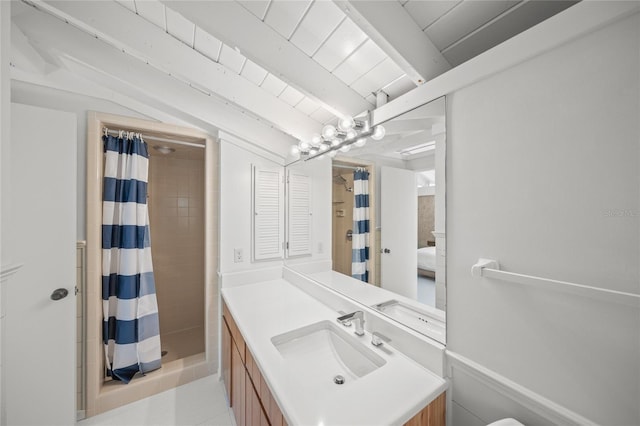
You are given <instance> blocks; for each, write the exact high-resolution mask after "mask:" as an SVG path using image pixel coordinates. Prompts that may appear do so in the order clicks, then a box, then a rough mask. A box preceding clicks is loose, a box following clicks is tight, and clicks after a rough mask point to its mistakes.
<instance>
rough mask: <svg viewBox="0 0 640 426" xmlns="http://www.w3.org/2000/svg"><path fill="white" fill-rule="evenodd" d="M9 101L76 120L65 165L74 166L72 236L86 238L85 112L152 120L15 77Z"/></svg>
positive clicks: (97, 100) (127, 110)
mask: <svg viewBox="0 0 640 426" xmlns="http://www.w3.org/2000/svg"><path fill="white" fill-rule="evenodd" d="M11 101H12V102H15V103H19V104H26V105H33V106H39V107H43V108H49V109H54V110H58V111H67V112H72V113H75V114H76V117H77V120H76V121H77V123H78V138H77V144H78V147H77V156H76V158H73V159H69V165H70V166H72V167H77V188H78V198H77V206H78V212H77V218H78V222H77V231H76V234H77V235H76V237H77V239H78V240H84V239H86V210H87V203H86V191H87V111H100V112H106V113H111V114H119V115H126V116H128V117H135V118H144V119H147V120H153V118H150V117H147V116H145V115H142V114H139V113H137V112H135V111H133V110H130V109H128V108H126V107H123V106H121V105H118V104H116V103H113V102H109V101H105V100H102V99H97V98H93V97H90V96H84V95H78V94H73V93H69V92H65V91H62V90H56V89H51V88H48V87H43V86H36V85H34V84H29V83H23V82H20V81H15V80H14V81H12V82H11ZM52 140H55V135H52Z"/></svg>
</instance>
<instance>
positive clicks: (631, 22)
mask: <svg viewBox="0 0 640 426" xmlns="http://www.w3.org/2000/svg"><path fill="white" fill-rule="evenodd" d="M639 82H640V17H639V15H638V14H636V15H634V16H632V17H630V18H626V19H624V20H622V21H619V22H617V23H614V24H611V25H609V26H606V27H604V28H602V29H600V30H598V31H595V32H593V33H591V34H588V35H586V36H584V37H581V38H580V39H578V40H575V41H572V42H570V43H567V44H565V45H563V46H561V47H558V48H556V49H553V50H551V51H549V52H547V53H544V54H542V55H540V56H538V57H535V58H533V59H530V60H528V61H526V62H524V63H521V64H519V65H517V66H514V67H513V68H510V69H507V70H505V71H503V72H500V73H497V74H495V75H493V76H490V77H489V78H487V79H485V80H482V81H480V82H477V83H475V84H472V85H470V86H468V87H466V88H464V89H461V90H458V91H455V92H454V93H451V94H450V95H448V97H447V120H448V123H447V147H448V150H447V171H446V173H447V286H448V287H447V291H448V294H447V303H448V304H447V344H448V345H447V350H448V351H453V352H455V353H457V354H460V355H462V356H464V357H466V358H468V359H470V360H472V361H473V362H475V363H477V364H478V365H480V366H482V367H483V368H487V369H489V370H491V371H493V372H496V373H498V374H500V375H502V376H504V377H506V378H507V379H510V380H512V381H513V382H515V383H516V384H518V385H520V386H523V387H524V388H527V389H529V390H531V391H533V392H535V393H537V394H539V395H541V396H543V397H545V398H548V399H549V400H551V401H553V402H555V403H557V404H560V405H561V406H563V407H565V408H567V409H569V410H572V411H574V412H576V413H578V414H579V415H582V416H584V417H586V418H588V419H590V420H592V421H594V422H597V423H601V424H607V425H631V424H640V408H639V404H638V401H640V361H639V360H640V312H639V310H638V309H637V308H631V307H625V306H623V305H618V304H609V303H605V302H598V301H595V300H590V299H586V298H582V297H578V296H569V295H565V294H563V293H560V292H554V291H542V290H535V289H531V288H524V287H521V286H518V285H515V284H509V283H504V282H500V281H494V280H489V279H476V278H472V277H471V275H470V267H471V265H473V264H474V263H475V262H476V261H477V260H478V258H479V257H488V258H495V259H498V260H499V261H500V263H501V265H502V267H503V268H504V269H505V270H509V271H514V272H520V273H525V274H531V275H537V276H542V277H549V278H552V279H557V280H565V281H571V282H577V283H582V284H586V285H591V286H595V287H602V288H608V289H614V290H620V291H626V292H633V293H640V284H639V283H640V271H639V259H640V247H639V241H640V240H639V237H640V224H639V220H640V181H639V179H638V176H639V172H640V164H639V163H640V155H639V152H640V131H639V126H638V121H639V117H640V96H639V90H640V84H639ZM616 212H623V213H622V214H621V215H620V216H618V215H616V214H615V213H616ZM612 213H614V214H612ZM476 385H478V383H476ZM469 389H470V388H469V383H465V382H463V381H462V380H461V379H460V378H459V377H457V376H456V375H455V374H454V376H453V399H454V403H456V404H457V405H458V407H462V409H461V410H460V409H459V410H458V413H464V414H460V415H459V416H457V417H456V415H455V412H454V423H455V424H471V422H477V423H478V424H483V423H484V424H486V423H488V422H490V421H493V420H496V418H497V417H498V416H501V415H504V414H505V407H506V406H505V405H502V406H501V407H499V406H498V405H499V404H498V403H495V401H494V404H493V405H491V404H490V403H489V402H488V403H487V404H477V401H480V400H481V399H482V398H483V395H482V394H483V392H484V391H485V390H487V389H488V388H486V387H485V388H483V387H482V385H481V384H480V386H479V387H478V389H476V390H477V392H475V393H474V392H469ZM474 401H475V402H474ZM513 410H514V411H515V412H512V413H511V414H512V415H515V416H518V415H522V416H523V417H525V418H527V416H529V414H527V413H526V410H519V409H517V408H513ZM463 415H464V418H463V417H462V416H463ZM528 418H534V417H531V416H529V417H528ZM523 421H526V419H523Z"/></svg>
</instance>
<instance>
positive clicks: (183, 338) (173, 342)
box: [160, 327, 205, 364]
mask: <svg viewBox="0 0 640 426" xmlns="http://www.w3.org/2000/svg"><path fill="white" fill-rule="evenodd" d="M160 342H161V345H162V350H163V351H167V354H166V355H165V356H163V357H162V363H163V364H164V363H167V362H171V361H175V360H177V359H180V358H186V357H188V356H191V355H195V354H199V353H202V352H204V350H205V349H204V327H194V328H189V329H186V330H181V331H177V332H174V333H166V334H165V333H163V334H160Z"/></svg>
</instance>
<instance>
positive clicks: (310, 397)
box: [222, 279, 447, 426]
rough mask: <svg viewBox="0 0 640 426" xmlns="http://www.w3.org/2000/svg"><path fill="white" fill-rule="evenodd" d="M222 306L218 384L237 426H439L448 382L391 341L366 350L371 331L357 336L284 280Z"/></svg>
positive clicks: (229, 294)
mask: <svg viewBox="0 0 640 426" xmlns="http://www.w3.org/2000/svg"><path fill="white" fill-rule="evenodd" d="M222 296H223V301H222V310H223V324H222V378H223V380H224V383H225V389H226V392H227V395H228V398H229V402H230V405H231V407H232V410H233V412H234V415H235V418H236V422H237V424H238V425H239V426H244V425H252V426H253V425H263V424H264V425H278V426H279V425H286V424H289V425H340V424H342V425H392V424H394V425H396V424H397V425H400V424H407V425H429V426H436V425H437V426H440V425H444V424H445V406H446V397H445V390H446V388H447V382H446V381H445V380H444V379H442V378H441V377H439V376H438V375H436V374H434V373H433V372H431V371H429V370H428V369H426V368H424V367H423V366H421V365H419V364H418V363H416V362H415V361H413V360H412V359H410V358H409V357H407V356H405V355H404V354H403V353H401V352H400V351H399V350H397V349H395V348H394V346H393V339H391V341H390V342H384V341H382V342H383V343H382V344H380V345H377V346H376V345H373V344H371V342H372V337H373V336H372V333H373V332H375V330H371V329H370V328H369V329H367V328H365V331H364V334H363V335H362V336H358V335H356V334H354V332H353V331H354V329H355V328H354V327H345V326H343V325H342V324H340V323H338V322H337V321H336V318H337V317H339V316H341V313H339V312H337V311H334V310H332V309H331V308H329V307H328V306H327V305H325V304H323V303H321V302H320V301H318V300H317V299H315V298H314V297H312V296H310V295H309V294H307V293H305V292H304V291H302V290H301V289H300V288H298V287H296V286H295V285H293V284H291V283H290V282H288V281H286V280H284V279H276V280H272V281H265V282H260V283H255V284H245V285H240V286H234V287H228V288H223V289H222ZM368 315H375V314H372V313H371V312H367V313H366V314H365V319H366V318H368V317H367V316H368ZM376 334H380V333H376ZM383 337H385V336H383ZM373 341H374V342H375V343H380V342H381V340H379V339H373Z"/></svg>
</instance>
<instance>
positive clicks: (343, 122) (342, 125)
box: [338, 115, 356, 132]
mask: <svg viewBox="0 0 640 426" xmlns="http://www.w3.org/2000/svg"><path fill="white" fill-rule="evenodd" d="M355 125H356V122H355V120H354V119H353V117H351V116H350V115H347V116H345V117H342V118H341V119H340V120H338V129H340V130H341V131H343V132H346V131H347V130H351V129H353V127H354V126H355Z"/></svg>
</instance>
